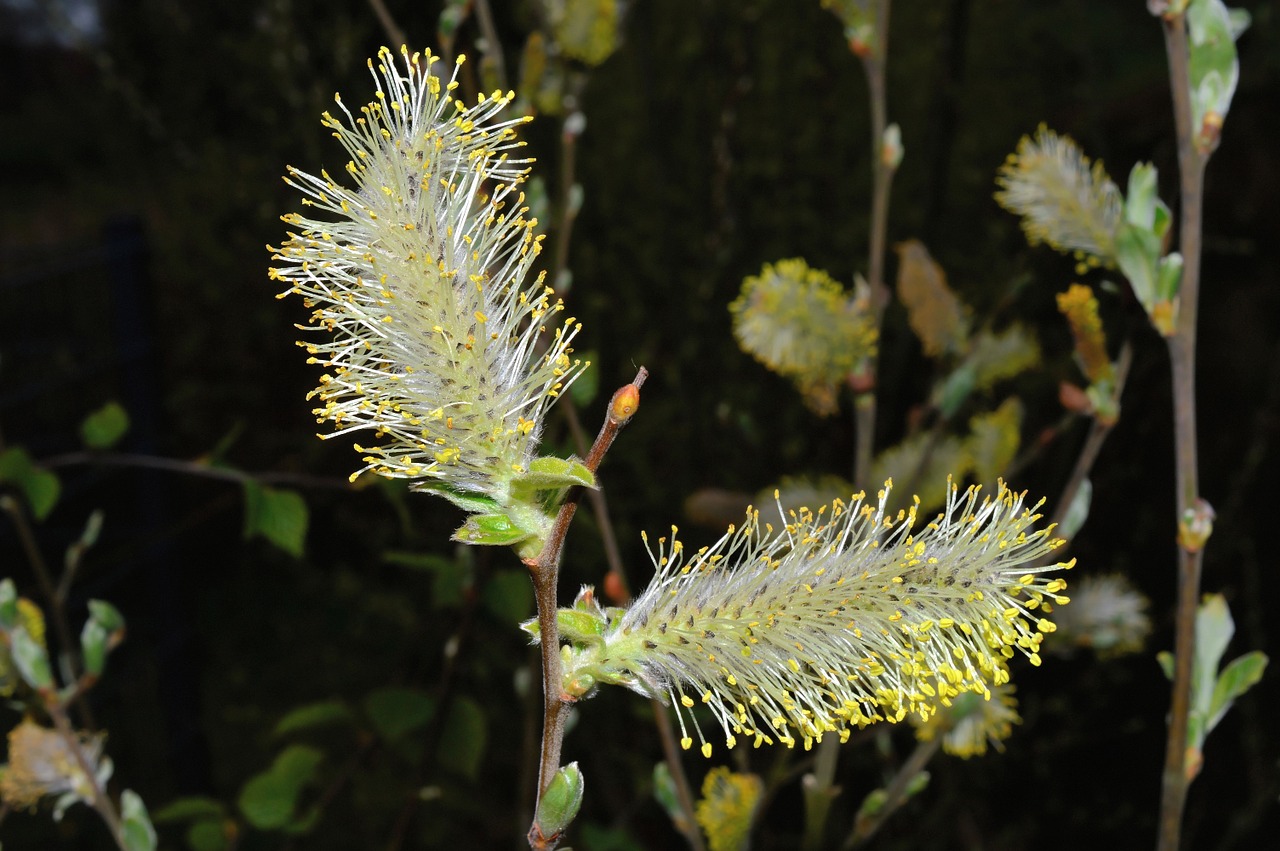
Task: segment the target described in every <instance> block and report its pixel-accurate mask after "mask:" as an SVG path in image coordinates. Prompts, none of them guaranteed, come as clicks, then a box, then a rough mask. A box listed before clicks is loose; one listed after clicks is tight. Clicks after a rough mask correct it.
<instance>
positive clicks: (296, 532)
mask: <svg viewBox="0 0 1280 851" xmlns="http://www.w3.org/2000/svg"><path fill="white" fill-rule="evenodd" d="M307 520H308V511H307V503H306V501H305V500H304V499H303V498H302V496H301V495H300V494H298V493H297V492H296V491H291V490H284V489H280V488H272V487H267V486H266V485H261V484H258V483H257V482H254V481H251V480H246V481H245V483H244V536H245V537H246V538H252V537H255V536H261V537H263V538H265V539H266V540H267V541H270V542H271V543H272V544H275V545H276V546H277V547H279V548H280V549H282V550H284V551H285V552H286V553H288V554H289V555H291V556H294V557H295V558H301V557H302V552H303V549H304V547H305V546H306V539H307Z"/></svg>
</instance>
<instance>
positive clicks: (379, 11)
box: [369, 0, 408, 50]
mask: <svg viewBox="0 0 1280 851" xmlns="http://www.w3.org/2000/svg"><path fill="white" fill-rule="evenodd" d="M369 7H370V8H371V9H373V14H374V15H376V16H377V18H378V23H380V24H382V29H383V31H384V32H385V33H386V34H387V38H389V39H391V46H392V47H393V48H395V49H396V50H399V49H400V46H401V45H405V44H408V41H407V40H406V39H405V36H404V30H402V29H400V26H399V25H398V24H397V23H396V19H395V18H393V17H392V16H391V10H389V9H388V8H387V4H386V3H384V2H382V0H369Z"/></svg>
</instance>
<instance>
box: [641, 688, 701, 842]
mask: <svg viewBox="0 0 1280 851" xmlns="http://www.w3.org/2000/svg"><path fill="white" fill-rule="evenodd" d="M653 718H654V722H655V723H656V724H657V727H658V738H660V739H661V740H662V755H663V757H664V758H665V759H666V762H667V768H668V769H669V770H670V771H671V780H672V782H673V783H674V784H675V787H676V801H677V802H679V804H680V811H681V813H682V814H683V815H684V820H685V824H677V825H676V829H677V830H679V831H680V833H681V834H682V835H683V836H684V838H685V840H686V841H688V843H689V847H690V848H692V849H694V851H706V847H707V846H706V844H705V843H704V842H703V841H702V831H700V830H699V829H698V817H697V813H696V810H695V809H694V804H693V789H692V787H690V785H689V777H688V775H687V774H686V773H685V770H684V763H683V762H682V761H681V759H680V750H679V748H678V747H677V745H676V733H675V730H673V729H672V728H671V716H670V715H668V714H667V707H666V706H663V704H662V701H660V700H655V701H653Z"/></svg>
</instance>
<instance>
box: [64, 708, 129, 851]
mask: <svg viewBox="0 0 1280 851" xmlns="http://www.w3.org/2000/svg"><path fill="white" fill-rule="evenodd" d="M45 708H46V709H47V710H48V712H49V717H50V718H52V719H53V726H54V727H56V728H57V730H58V733H59V734H60V735H61V736H62V739H63V741H65V742H66V743H67V747H68V748H69V749H70V750H71V753H72V754H73V755H74V756H75V759H76V767H77V768H79V769H80V771H81V772H83V773H84V776H85V780H86V781H87V782H88V784H89V788H90V789H91V790H92V792H93V800H92V801H90V802H89V803H90V805H91V806H92V807H93V808H94V809H95V810H97V811H98V815H100V816H102V820H103V821H104V822H106V823H107V829H108V830H110V831H111V838H112V839H114V840H115V841H116V844H117V845H119V846H120V847H121V848H126V846H125V844H124V828H123V826H122V825H121V822H120V814H119V813H118V812H117V811H116V805H115V803H113V802H112V800H111V798H110V796H108V795H107V791H106V790H105V789H103V788H102V786H101V784H99V783H98V773H97V772H96V771H95V770H94V767H93V765H92V764H90V762H89V758H88V757H86V756H85V754H84V748H83V743H82V742H81V740H80V736H79V734H78V733H76V731H75V728H73V727H72V726H71V719H69V718H68V717H67V713H66V710H65V709H64V708H63V705H62V703H61V702H60V701H59V700H58V699H57V696H56V695H52V696H50V698H49V699H47V700H46V701H45Z"/></svg>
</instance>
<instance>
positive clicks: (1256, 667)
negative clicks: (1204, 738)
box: [1205, 650, 1268, 733]
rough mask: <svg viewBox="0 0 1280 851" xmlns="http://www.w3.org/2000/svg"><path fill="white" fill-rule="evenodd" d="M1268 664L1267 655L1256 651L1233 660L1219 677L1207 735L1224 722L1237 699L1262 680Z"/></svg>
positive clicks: (1210, 705)
mask: <svg viewBox="0 0 1280 851" xmlns="http://www.w3.org/2000/svg"><path fill="white" fill-rule="evenodd" d="M1267 662H1268V659H1267V654H1265V653H1263V652H1261V651H1259V650H1254V651H1253V652H1251V653H1246V654H1244V655H1243V656H1240V657H1238V658H1236V659H1232V660H1231V662H1229V663H1228V664H1227V666H1226V667H1225V668H1223V669H1222V673H1221V674H1219V675H1218V682H1217V683H1216V684H1215V685H1214V687H1213V700H1212V701H1211V703H1210V704H1209V720H1208V723H1207V726H1206V728H1205V732H1206V733H1208V732H1210V731H1211V730H1213V728H1214V727H1216V726H1218V722H1219V721H1221V720H1222V716H1223V715H1226V714H1227V710H1228V709H1230V708H1231V704H1232V702H1234V701H1235V699H1236V698H1238V697H1240V696H1241V695H1242V694H1244V693H1245V692H1247V691H1248V690H1249V689H1251V688H1253V686H1254V685H1255V684H1256V683H1257V682H1258V681H1259V680H1261V679H1262V673H1263V671H1265V670H1266V669H1267Z"/></svg>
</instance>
